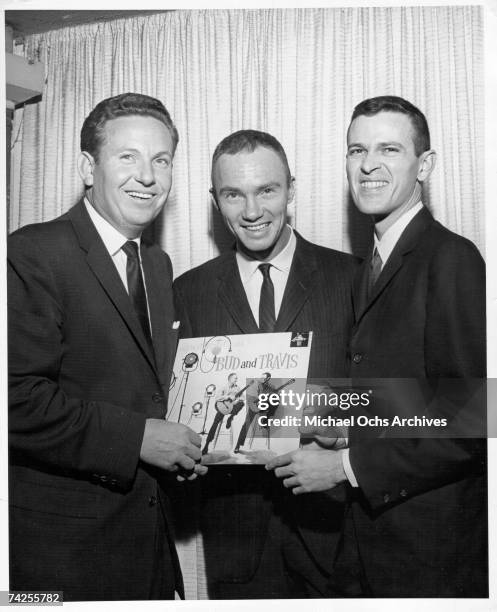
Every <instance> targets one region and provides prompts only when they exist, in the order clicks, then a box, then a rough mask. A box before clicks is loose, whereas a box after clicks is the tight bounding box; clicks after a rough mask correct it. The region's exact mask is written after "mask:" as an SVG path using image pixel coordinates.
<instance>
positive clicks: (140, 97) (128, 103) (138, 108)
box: [81, 92, 179, 161]
mask: <svg viewBox="0 0 497 612" xmlns="http://www.w3.org/2000/svg"><path fill="white" fill-rule="evenodd" d="M130 115H140V116H142V117H153V118H154V119H157V120H158V121H160V122H161V123H163V124H164V125H165V126H166V127H167V129H168V130H169V132H170V134H171V138H172V140H173V151H172V153H173V155H174V151H175V150H176V146H177V144H178V140H179V136H178V130H177V129H176V126H175V125H174V123H173V120H172V119H171V116H170V114H169V113H168V111H167V109H166V107H165V106H164V105H163V104H162V102H161V101H160V100H157V98H152V97H151V96H146V95H144V94H138V93H129V92H128V93H124V94H119V95H118V96H113V97H112V98H106V99H105V100H102V101H101V102H99V103H98V104H97V105H96V106H95V108H94V109H93V110H92V111H91V113H90V114H89V115H88V117H86V119H85V120H84V123H83V127H82V128H81V150H82V151H86V152H87V153H90V155H91V156H92V157H93V158H94V159H95V161H98V154H99V152H100V148H101V146H102V144H103V141H104V127H105V124H106V123H107V121H111V120H112V119H118V118H119V117H128V116H130Z"/></svg>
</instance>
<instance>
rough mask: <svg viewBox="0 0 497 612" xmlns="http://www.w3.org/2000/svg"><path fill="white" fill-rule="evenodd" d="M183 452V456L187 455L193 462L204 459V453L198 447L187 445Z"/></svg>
mask: <svg viewBox="0 0 497 612" xmlns="http://www.w3.org/2000/svg"><path fill="white" fill-rule="evenodd" d="M181 451H182V452H183V454H185V455H187V457H190V459H193V461H194V462H195V461H200V459H202V451H201V450H200V448H197V447H196V446H193V445H192V444H187V445H185V446H184V447H183V448H182V449H181Z"/></svg>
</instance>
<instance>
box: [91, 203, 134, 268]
mask: <svg viewBox="0 0 497 612" xmlns="http://www.w3.org/2000/svg"><path fill="white" fill-rule="evenodd" d="M84 201H85V206H86V210H87V211H88V214H89V215H90V219H91V220H92V221H93V225H94V226H95V228H96V230H97V232H98V233H99V235H100V238H102V241H103V243H104V245H105V248H106V249H107V250H108V251H109V254H110V256H111V257H114V255H115V254H116V253H117V252H118V251H119V250H120V249H121V247H122V246H123V244H124V243H125V242H127V241H128V238H126V236H123V235H122V234H121V232H118V231H117V230H116V228H115V227H114V226H113V225H111V224H110V223H109V222H108V221H107V219H104V218H103V217H102V215H101V214H100V213H99V212H98V211H97V210H96V209H95V208H94V207H93V206H92V205H91V204H90V202H89V200H88V198H86V197H85V199H84ZM140 241H141V239H140V237H138V238H135V239H134V240H133V242H136V243H137V244H138V247H139V246H140Z"/></svg>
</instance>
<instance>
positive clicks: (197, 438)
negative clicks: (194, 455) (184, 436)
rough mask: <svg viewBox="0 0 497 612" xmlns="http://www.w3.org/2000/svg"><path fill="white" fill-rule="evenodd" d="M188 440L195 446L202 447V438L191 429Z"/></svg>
mask: <svg viewBox="0 0 497 612" xmlns="http://www.w3.org/2000/svg"><path fill="white" fill-rule="evenodd" d="M188 439H189V440H190V442H191V443H192V444H194V445H195V446H200V444H201V443H202V438H201V437H200V436H199V435H198V433H196V432H195V431H193V429H190V430H189V431H188Z"/></svg>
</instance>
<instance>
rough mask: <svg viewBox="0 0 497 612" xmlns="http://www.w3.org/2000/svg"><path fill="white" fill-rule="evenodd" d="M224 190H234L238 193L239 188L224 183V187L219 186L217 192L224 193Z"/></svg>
mask: <svg viewBox="0 0 497 612" xmlns="http://www.w3.org/2000/svg"><path fill="white" fill-rule="evenodd" d="M226 191H235V192H236V193H240V190H239V189H238V188H237V187H230V186H229V185H225V186H224V187H221V189H220V190H219V193H224V192H226Z"/></svg>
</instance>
